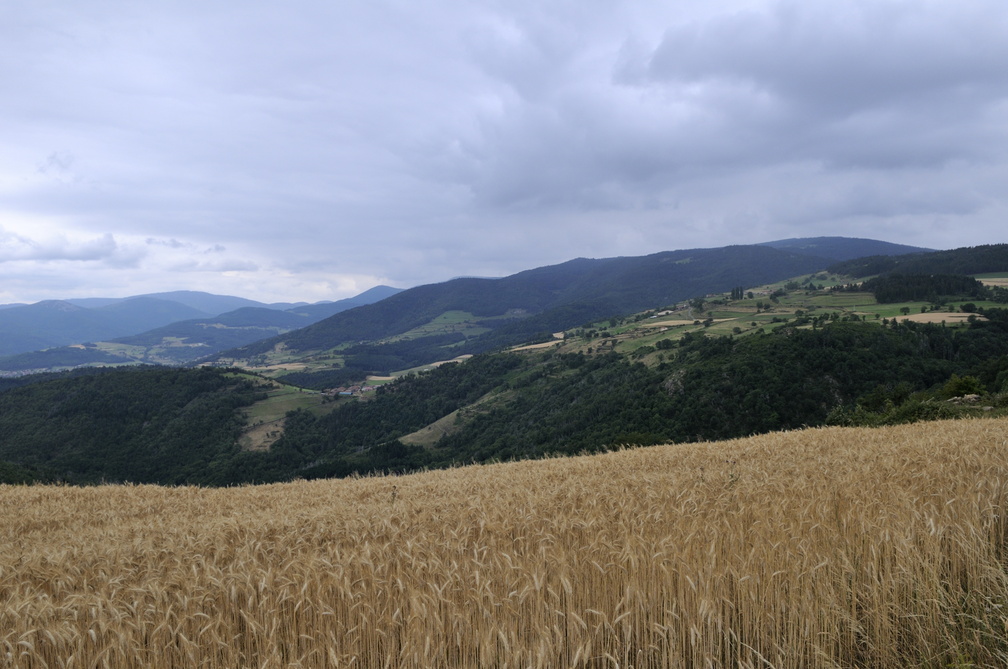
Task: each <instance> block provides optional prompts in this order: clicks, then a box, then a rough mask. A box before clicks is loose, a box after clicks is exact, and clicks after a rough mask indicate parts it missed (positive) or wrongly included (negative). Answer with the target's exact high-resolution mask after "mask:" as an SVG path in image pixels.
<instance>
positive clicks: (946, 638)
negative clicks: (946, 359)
mask: <svg viewBox="0 0 1008 669" xmlns="http://www.w3.org/2000/svg"><path fill="white" fill-rule="evenodd" d="M0 512H2V513H0V536H2V537H3V538H4V539H3V541H2V542H0V602H2V608H0V665H3V666H10V667H25V668H28V667H46V666H48V667H95V666H99V667H103V666H107V667H137V666H157V667H245V666H254V667H289V666H303V667H385V666H392V667H400V666H403V667H617V666H618V667H778V668H783V667H907V666H929V667H953V666H954V667H968V666H1008V641H1006V640H1005V630H1006V629H1008V577H1006V572H1005V559H1006V551H1008V420H1001V419H997V420H993V419H989V420H962V421H951V422H938V423H926V424H917V425H909V426H900V427H893V428H883V429H873V430H868V429H842V428H830V429H816V430H805V431H796V432H788V433H781V434H770V435H764V436H760V437H754V438H750V439H743V440H736V441H728V442H720V443H708V444H689V445H676V446H661V447H653V448H641V449H634V450H625V451H620V452H615V453H608V454H603V455H596V456H590V457H580V458H572V459H555V460H544V461H531V462H521V463H513V464H499V465H491V466H476V467H466V468H459V469H454V470H448V471H438V472H429V473H423V474H418V475H413V476H404V477H398V478H392V477H389V478H360V479H350V480H340V481H314V482H296V483H290V484H282V485H271V486H261V487H241V488H230V489H200V488H161V487H155V486H104V487H93V488H72V487H45V486H27V487H13V486H0Z"/></svg>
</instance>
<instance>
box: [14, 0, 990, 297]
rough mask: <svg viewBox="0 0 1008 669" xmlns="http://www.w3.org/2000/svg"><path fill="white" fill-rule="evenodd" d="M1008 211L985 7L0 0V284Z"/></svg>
mask: <svg viewBox="0 0 1008 669" xmlns="http://www.w3.org/2000/svg"><path fill="white" fill-rule="evenodd" d="M1006 229H1008V3H1006V2H1005V1H1004V0H955V1H954V2H952V1H949V0H849V1H848V0H749V1H745V0H737V1H732V0H724V1H722V0H704V1H703V2H700V1H699V0H688V1H685V0H658V1H655V2H650V1H647V0H642V1H640V2H631V1H615V0H613V1H604V0H576V1H569V2H568V1H560V2H549V1H545V2H544V1H542V0H502V1H500V2H477V1H473V2H464V1H462V0H458V1H455V0H427V1H425V2H415V1H402V2H385V1H381V0H366V1H361V2H354V1H337V0H292V1H289V2H283V3H280V2H274V1H269V2H267V1H260V0H241V1H237V0H215V1H213V2H207V1H206V0H199V1H195V0H192V1H191V0H173V1H172V2H167V3H161V2H159V3H147V2H135V1H132V0H130V1H126V0H88V1H87V2H81V1H79V0H0V303H9V302H34V301H37V300H41V299H52V298H66V297H84V296H113V297H114V296H125V295H132V294H139V293H147V292H158V291H166V290H179V289H191V290H205V291H209V292H215V293H224V294H232V295H240V296H244V297H249V298H253V299H259V300H263V301H299V300H304V301H310V302H314V301H317V300H331V299H338V298H342V297H348V296H350V295H354V294H357V293H359V292H361V291H363V290H365V289H367V288H370V287H372V286H374V285H376V284H380V283H384V284H389V285H394V286H398V287H409V286H414V285H418V284H422V283H430V282H435V281H442V280H446V279H449V278H452V277H455V276H460V275H476V276H503V275H507V274H511V273H514V272H517V271H520V270H523V269H529V268H532V267H538V266H542V265H546V264H553V263H557V262H562V261H565V260H568V259H571V258H575V257H579V256H585V257H609V256H616V255H644V254H648V253H654V252H657V251H665V250H672V249H682V248H695V247H712V246H724V245H727V244H733V243H756V242H763V241H770V240H774V239H783V238H789V237H809V236H820V235H843V236H848V237H869V238H873V239H882V240H886V241H893V242H901V243H907V244H913V245H918V246H927V247H932V248H954V247H959V246H972V245H977V244H986V243H998V242H1006V241H1008V235H1006V234H1005V230H1006Z"/></svg>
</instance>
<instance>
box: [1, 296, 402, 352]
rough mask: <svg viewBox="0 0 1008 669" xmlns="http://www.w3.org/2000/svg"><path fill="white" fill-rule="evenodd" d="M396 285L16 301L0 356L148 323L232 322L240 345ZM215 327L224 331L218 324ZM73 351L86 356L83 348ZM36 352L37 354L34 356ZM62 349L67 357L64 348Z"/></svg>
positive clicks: (197, 325)
mask: <svg viewBox="0 0 1008 669" xmlns="http://www.w3.org/2000/svg"><path fill="white" fill-rule="evenodd" d="M397 292H399V289H397V288H390V287H388V286H378V287H375V288H372V289H370V290H368V291H365V292H364V293H362V294H360V295H357V296H355V297H351V298H347V299H344V300H338V301H335V302H323V303H318V304H307V303H297V304H295V303H290V304H286V303H277V304H265V303H263V302H256V301H255V300H249V299H245V298H242V297H233V296H228V295H213V294H211V293H202V292H198V291H186V290H183V291H174V292H167V293H151V294H147V295H137V296H134V297H125V298H82V299H73V300H48V301H44V302H38V303H36V304H29V305H18V306H10V307H7V308H4V309H2V310H0V356H14V355H18V354H22V353H28V352H35V351H43V350H45V349H52V348H59V347H63V346H69V345H79V344H84V343H88V342H98V341H111V340H118V339H122V338H124V337H127V338H128V337H131V336H135V335H139V334H140V333H146V332H148V331H158V332H160V333H161V336H162V337H165V336H180V337H191V336H193V335H195V334H198V333H201V332H202V333H209V338H211V339H212V338H214V335H222V334H223V333H224V331H226V330H228V329H232V330H235V331H237V330H244V336H238V337H232V338H231V339H228V340H227V341H228V346H241V345H243V344H246V343H249V342H250V341H255V340H256V339H261V338H263V337H269V336H273V335H276V334H278V333H281V332H287V331H289V330H291V329H294V328H299V327H304V326H306V325H310V324H312V323H314V322H316V321H319V320H322V319H323V318H327V317H329V316H332V315H333V314H336V313H339V312H340V311H343V310H346V309H351V308H353V307H357V306H361V305H363V304H370V303H371V302H374V301H378V300H380V299H384V298H385V297H388V296H390V295H394V294H395V293H397ZM218 326H222V328H221V327H218ZM214 327H218V330H221V331H220V332H214V331H213V328H214ZM165 328H168V329H167V330H165ZM256 328H259V329H258V330H257V329H256ZM161 331H163V332H161ZM231 334H234V332H232V333H231ZM154 336H155V335H151V337H148V338H147V339H151V338H152V337H154ZM249 337H252V338H251V339H249ZM225 339H227V338H226V337H225ZM201 344H202V342H198V341H197V342H194V346H196V345H201ZM216 350H219V349H217V348H213V347H211V348H209V349H205V350H203V352H204V354H209V353H211V352H214V351H216ZM193 351H196V349H195V348H194V349H193ZM75 355H76V356H77V357H80V355H81V354H79V353H78V354H75ZM37 357H38V356H35V357H33V360H35V358H37ZM50 357H52V356H50ZM59 357H60V358H61V359H65V358H66V356H65V354H63V353H61V354H60V356H59ZM9 364H11V363H10V361H3V362H0V370H3V369H9V368H10V367H9ZM14 364H15V367H18V368H22V369H24V368H25V367H24V364H26V363H24V362H23V361H21V362H18V363H14ZM41 367H45V365H41ZM28 368H31V369H35V368H36V365H34V364H32V365H31V366H30V367H28Z"/></svg>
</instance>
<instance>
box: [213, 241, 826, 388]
mask: <svg viewBox="0 0 1008 669" xmlns="http://www.w3.org/2000/svg"><path fill="white" fill-rule="evenodd" d="M820 246H821V247H822V248H823V250H825V251H826V252H829V253H832V252H833V251H831V250H830V248H829V247H828V245H820ZM834 258H835V255H834V256H826V257H820V256H811V255H807V254H803V253H795V252H792V251H786V250H779V249H775V248H772V247H770V246H766V245H749V246H729V247H724V248H716V249H691V250H681V251H668V252H663V253H656V254H652V255H648V256H643V257H618V258H603V259H586V258H578V259H575V260H571V261H568V262H565V263H562V264H559V265H552V266H548V267H540V268H537V269H532V270H527V271H524V272H519V273H517V274H514V275H512V276H508V277H504V278H501V279H473V278H460V279H454V280H451V281H447V282H444V283H439V284H430V285H425V286H419V287H416V288H411V289H409V290H405V291H403V292H401V293H398V294H396V295H394V296H392V297H390V298H387V299H385V300H382V301H381V302H378V303H376V304H373V305H369V306H366V307H360V308H357V309H352V310H349V311H346V312H343V313H341V314H337V315H335V316H333V317H330V318H327V319H325V320H323V321H320V322H318V323H316V324H314V325H311V326H309V327H306V328H303V329H300V330H297V331H295V332H291V333H288V334H285V335H281V336H278V337H273V338H271V339H267V340H264V341H262V342H257V343H256V344H252V345H249V346H246V347H242V348H240V349H238V350H235V351H228V352H225V353H223V354H221V356H220V358H221V359H226V360H250V359H253V358H254V357H255V356H261V355H263V354H265V353H267V352H269V351H271V350H273V349H275V348H276V347H277V346H280V347H282V348H283V349H284V350H285V351H289V352H295V353H296V352H301V353H308V352H312V351H320V350H326V349H331V348H333V347H336V346H340V345H346V344H350V343H353V344H359V343H360V342H375V341H376V340H378V341H380V340H388V339H389V338H395V337H400V338H401V337H402V336H403V335H404V333H408V332H410V331H411V330H414V329H416V328H419V327H421V326H424V325H425V324H428V323H431V322H432V321H434V320H435V319H436V318H438V317H439V316H441V315H442V314H445V313H447V312H461V313H464V314H469V315H471V317H472V323H471V324H472V325H473V326H479V327H480V328H482V329H483V330H489V331H484V332H481V333H479V334H476V335H474V336H469V337H465V336H463V335H458V336H456V337H453V338H450V339H448V340H447V341H445V342H441V343H435V342H423V341H420V340H419V339H418V340H417V344H416V345H417V346H425V353H424V355H422V356H413V357H410V356H406V357H403V356H402V353H401V349H402V348H403V345H402V344H398V345H397V351H396V352H395V353H393V354H392V355H393V357H398V358H399V359H400V362H399V363H395V362H393V361H389V364H402V365H403V367H408V366H411V365H412V364H423V363H425V362H429V361H432V360H436V359H437V358H438V357H439V356H440V357H454V356H455V355H458V354H459V353H475V352H480V351H485V350H490V349H492V348H496V347H499V346H505V345H509V344H514V343H519V342H523V341H527V340H529V339H535V338H538V337H548V336H549V333H551V332H554V331H558V330H562V329H565V328H569V327H573V326H576V325H580V324H582V323H586V322H590V321H592V320H597V319H600V318H607V317H611V316H619V315H623V314H628V313H633V312H636V311H641V310H644V309H648V308H660V307H663V306H666V305H671V304H675V303H676V302H679V301H682V300H686V299H689V298H693V297H697V296H703V295H706V294H708V293H717V292H724V291H728V290H730V289H731V288H734V287H737V286H751V285H758V284H762V283H769V282H773V281H778V280H781V279H784V278H789V277H792V276H796V275H801V274H807V273H810V272H815V271H818V270H821V269H823V268H824V267H825V266H826V265H828V264H830V263H831V262H834V261H835V259H834ZM432 343H433V344H434V347H433V348H432V347H431V346H429V345H428V344H432ZM389 345H390V344H387V343H386V344H382V345H380V346H384V347H385V348H388V346H389ZM439 348H440V349H442V350H441V351H440V352H438V349H439ZM367 352H368V354H370V355H386V352H385V351H384V350H382V349H380V348H375V347H372V348H371V349H370V350H369V351H367ZM449 354H450V355H449ZM385 369H386V371H387V370H388V369H389V368H388V367H385Z"/></svg>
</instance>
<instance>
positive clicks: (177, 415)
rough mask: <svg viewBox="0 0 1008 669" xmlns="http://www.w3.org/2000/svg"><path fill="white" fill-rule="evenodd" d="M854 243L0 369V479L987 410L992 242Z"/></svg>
mask: <svg viewBox="0 0 1008 669" xmlns="http://www.w3.org/2000/svg"><path fill="white" fill-rule="evenodd" d="M782 244H784V246H785V247H792V248H793V247H796V246H797V247H799V248H814V249H815V250H816V253H819V254H821V253H826V254H829V253H831V251H830V249H831V243H830V241H829V240H826V241H821V240H811V241H809V240H786V241H785V242H783V243H782ZM839 245H841V246H847V247H848V248H850V247H851V246H852V244H850V243H849V242H848V241H846V240H843V241H841V242H840V243H839ZM861 248H867V249H868V251H869V252H872V251H875V250H881V251H882V252H880V253H875V254H874V255H873V256H870V257H851V256H852V255H853V256H856V252H854V251H851V253H849V254H845V253H843V252H842V250H840V251H832V253H834V256H833V257H832V258H831V257H828V255H827V257H823V256H822V255H806V254H804V253H796V252H794V251H791V250H788V248H775V247H773V246H770V245H760V246H738V247H725V248H722V249H693V250H688V251H675V252H667V253H659V254H653V255H651V256H645V257H640V258H611V259H601V260H590V259H579V260H574V261H570V262H568V263H563V264H561V265H556V266H552V267H544V268H537V269H535V270H528V271H526V272H520V273H518V274H515V275H512V276H510V277H504V278H502V279H453V280H451V281H446V282H444V283H441V284H432V285H429V286H420V287H417V288H413V289H409V290H405V291H401V292H398V293H396V294H394V295H391V296H389V297H387V298H385V299H384V300H380V301H378V302H374V303H372V304H370V305H363V306H358V307H356V308H353V309H349V310H346V311H344V312H341V313H338V314H335V315H332V316H329V317H328V318H325V319H322V320H320V321H318V322H317V323H315V324H313V325H311V326H309V327H307V328H299V329H296V330H291V331H289V332H287V333H284V334H281V335H278V336H276V337H271V338H268V339H267V340H265V341H263V342H260V343H256V344H253V345H250V346H246V347H243V348H239V349H234V350H231V351H228V352H225V353H222V354H219V355H217V356H213V358H212V359H213V362H214V363H215V364H216V366H215V365H214V364H208V363H209V362H210V361H209V360H208V359H203V360H202V361H201V362H199V363H198V364H195V365H193V366H191V367H183V366H167V365H151V364H147V365H130V366H122V367H118V368H115V369H112V368H98V369H95V368H84V369H76V370H72V371H68V372H61V373H49V374H34V375H26V376H23V377H20V378H3V379H0V481H10V482H17V481H22V482H25V481H32V480H36V481H38V480H53V481H66V482H73V483H95V482H100V481H133V482H149V483H162V484H198V485H234V484H240V483H252V482H266V481H283V480H290V479H292V478H295V477H300V478H318V477H331V476H347V475H352V474H354V473H358V474H367V473H380V472H386V473H388V472H405V471H412V470H416V469H422V468H438V467H452V466H458V465H459V464H463V463H470V462H493V461H500V460H510V459H520V458H535V457H543V456H556V455H561V454H576V453H582V452H595V451H599V450H606V449H612V448H621V447H625V446H628V445H647V444H657V443H670V442H677V443H683V442H693V441H710V440H714V439H726V438H731V437H739V436H745V435H750V434H756V433H761V432H768V431H775V430H790V429H796V428H799V427H802V426H817V425H827V424H831V425H876V426H879V425H890V424H895V423H900V422H908V421H914V420H930V419H936V418H952V417H956V418H966V417H991V416H1003V415H1008V356H1006V355H1005V351H1008V308H1006V307H1008V287H1005V285H1004V284H1005V280H1006V277H1008V244H1001V245H992V246H985V247H975V248H964V249H955V250H951V251H940V252H927V253H924V252H918V253H913V254H909V255H907V254H902V255H898V256H886V255H885V254H884V251H885V250H886V249H885V248H884V247H878V246H873V245H871V244H868V245H867V246H862V247H861ZM889 250H892V249H889ZM903 250H905V249H903ZM845 256H846V259H841V260H838V259H837V258H844V257H845ZM877 264H882V265H889V266H890V269H888V270H886V271H885V273H883V274H882V275H876V276H874V277H873V278H867V276H866V278H865V279H864V280H861V279H859V278H858V276H857V273H858V272H863V271H865V270H866V268H870V267H874V266H875V265H877ZM810 268H811V269H810ZM841 270H842V271H841ZM948 272H953V274H948ZM789 273H790V274H789ZM977 274H980V276H975V275H977ZM781 275H783V276H781ZM767 276H777V277H779V278H777V279H776V280H773V281H770V280H767V279H766V277H767ZM716 286H721V289H720V290H718V289H717V288H714V287H716ZM641 305H643V306H641ZM106 306H107V305H106ZM634 309H637V311H633V310H634ZM266 311H267V312H268V311H269V310H266ZM229 314H230V315H229ZM592 314H595V315H594V316H593V315H592ZM265 315H266V312H263V311H261V310H260V309H258V308H251V309H245V308H243V309H238V310H235V311H233V312H228V313H226V314H222V315H221V316H218V317H214V319H212V320H213V322H214V323H215V325H213V326H210V327H207V328H205V329H206V330H207V331H210V330H227V329H228V327H229V326H227V325H226V323H229V322H233V323H247V322H249V321H250V320H254V318H255V317H262V316H265ZM289 316H290V314H288V317H289ZM562 323H567V324H568V325H565V326H562V331H560V329H561V328H558V329H552V330H551V329H548V328H547V329H542V328H543V327H544V326H546V325H548V326H556V325H558V324H562ZM194 332H195V330H194ZM529 333H532V336H531V337H530V338H525V339H522V337H525V336H526V335H528V334H529ZM193 336H194V337H195V335H193ZM150 337H151V339H152V340H153V339H156V338H158V335H157V334H152V335H150ZM160 339H161V340H162V343H163V340H166V339H171V337H167V336H161V337H160ZM515 342H521V345H518V346H512V345H508V344H509V343H512V344H513V343H515ZM529 342H539V343H532V344H531V345H529ZM99 345H103V344H101V343H96V344H95V347H94V349H93V350H92V349H91V348H89V347H84V348H82V349H70V350H75V351H78V350H79V351H83V352H85V353H87V352H95V353H104V354H107V355H110V356H114V355H115V354H113V353H110V352H109V351H111V350H112V349H102V348H99ZM118 345H119V346H123V347H126V346H127V345H126V344H123V343H120V344H118ZM133 346H134V347H135V348H136V349H137V350H141V349H142V348H143V347H142V346H141V345H140V344H139V343H134V344H133ZM180 348H184V342H183V346H181V347H180ZM148 350H152V349H148ZM481 351H485V352H481ZM466 352H471V353H475V355H472V356H471V357H470V358H469V359H468V360H467V361H466V362H455V363H454V364H453V363H452V362H451V361H452V360H457V359H458V358H460V357H462V355H461V354H463V353H466ZM52 353H55V350H54V351H53V352H52ZM25 355H29V354H25ZM243 356H244V357H243ZM126 359H127V358H126V356H125V355H120V357H119V360H120V361H122V360H126ZM421 360H427V361H433V362H438V363H440V362H446V363H447V364H427V363H421V364H420V365H415V366H411V365H414V363H417V361H421ZM388 371H393V372H395V373H393V374H386V373H384V372H388Z"/></svg>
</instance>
